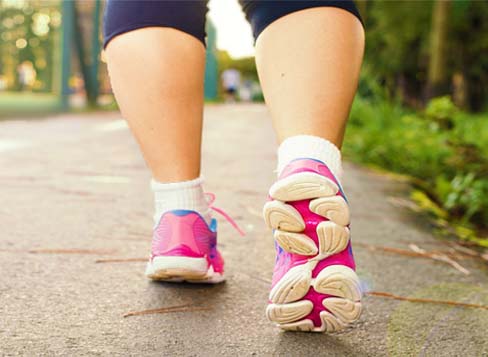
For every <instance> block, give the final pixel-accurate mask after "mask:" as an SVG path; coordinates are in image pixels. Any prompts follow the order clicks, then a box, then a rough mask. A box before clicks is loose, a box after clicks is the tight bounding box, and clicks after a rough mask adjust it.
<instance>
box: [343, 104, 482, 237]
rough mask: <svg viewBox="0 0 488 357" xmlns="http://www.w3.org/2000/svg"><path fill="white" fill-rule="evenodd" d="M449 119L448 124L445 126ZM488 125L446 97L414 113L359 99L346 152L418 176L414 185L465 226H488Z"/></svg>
mask: <svg viewBox="0 0 488 357" xmlns="http://www.w3.org/2000/svg"><path fill="white" fill-rule="evenodd" d="M446 121H448V122H449V123H450V124H449V125H448V126H446V125H441V124H442V123H445V122H446ZM487 135H488V121H487V114H486V113H485V114H479V115H472V114H467V113H465V112H463V111H461V110H459V109H458V108H456V107H455V106H454V105H453V104H452V101H451V100H450V99H449V98H448V97H442V98H436V99H434V100H432V101H431V102H430V103H429V104H428V106H427V109H426V110H425V111H422V112H418V113H417V112H414V111H412V110H409V109H406V108H404V107H402V106H400V105H398V104H395V103H392V102H390V101H386V100H381V99H380V100H371V99H364V98H362V97H360V96H359V97H357V98H356V100H355V102H354V105H353V108H352V111H351V119H350V125H349V127H348V130H347V135H346V136H347V138H346V141H345V147H344V151H345V154H346V155H347V156H349V157H350V158H352V159H353V160H355V161H359V162H362V163H368V164H373V165H376V166H380V167H384V168H386V169H389V170H392V171H394V172H398V173H401V174H406V175H409V176H411V177H414V178H415V180H414V183H415V184H416V185H417V186H418V187H419V188H420V189H421V190H422V191H423V192H425V194H426V195H427V197H429V198H430V199H432V200H433V201H434V203H435V204H436V205H437V206H439V208H440V209H442V210H445V211H446V212H448V214H449V215H450V216H451V217H453V218H455V219H456V220H458V221H459V222H461V223H462V224H465V225H472V226H475V227H477V228H480V229H487V228H488V159H487V158H488V137H487Z"/></svg>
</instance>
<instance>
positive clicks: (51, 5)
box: [0, 0, 61, 92]
mask: <svg viewBox="0 0 488 357" xmlns="http://www.w3.org/2000/svg"><path fill="white" fill-rule="evenodd" d="M59 4H60V2H59V1H58V0H30V1H12V0H10V1H6V0H0V80H1V81H2V82H3V85H4V86H6V88H4V89H7V90H21V89H23V88H21V85H20V83H19V81H18V68H19V67H18V66H19V65H20V64H21V63H26V62H28V63H30V64H31V65H32V67H33V68H34V70H35V72H36V80H35V81H34V83H32V90H33V91H38V92H49V91H52V89H53V88H52V87H53V77H54V76H55V75H56V73H55V67H56V61H55V54H56V51H57V50H58V47H59V46H58V43H57V41H59V27H60V25H61V13H60V11H59V10H60V9H59Z"/></svg>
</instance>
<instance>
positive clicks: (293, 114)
mask: <svg viewBox="0 0 488 357" xmlns="http://www.w3.org/2000/svg"><path fill="white" fill-rule="evenodd" d="M283 34H286V35H283ZM363 50H364V32H363V28H362V26H361V24H360V22H359V20H358V19H357V18H356V17H354V16H353V15H352V14H350V13H348V12H346V11H344V10H341V9H337V8H330V7H321V8H312V9H307V10H302V11H298V12H295V13H292V14H290V15H287V16H285V17H283V18H280V19H278V20H277V21H275V22H273V23H272V24H271V25H269V26H268V27H267V28H266V29H265V30H264V31H263V33H261V35H260V36H259V38H258V39H257V43H256V63H257V67H258V72H259V77H260V80H261V85H262V88H263V92H264V96H265V99H266V103H267V105H268V107H269V109H270V112H271V116H272V120H273V125H274V127H275V130H276V133H277V136H278V139H279V141H280V142H281V141H282V140H284V139H285V138H287V137H289V136H293V135H299V134H309V135H316V136H320V137H323V138H325V139H328V140H330V141H331V142H333V143H334V144H336V145H337V146H338V147H340V146H341V144H342V140H343V136H344V130H345V125H346V121H347V117H348V115H349V110H350V107H351V103H352V100H353V97H354V93H355V91H356V87H357V83H358V78H359V69H360V66H361V62H362V55H363ZM106 53H107V59H108V67H109V73H110V78H111V81H112V88H113V90H114V93H115V96H116V99H117V102H118V104H119V106H120V109H121V111H122V114H123V116H124V117H125V118H126V119H127V121H128V123H129V126H130V128H131V130H132V132H133V133H134V135H135V137H136V139H137V141H138V142H139V145H140V147H141V150H142V152H143V155H144V158H145V160H146V162H147V164H148V166H149V168H150V169H151V172H152V175H153V177H154V178H155V179H156V180H158V181H160V182H177V181H184V180H190V179H194V178H196V177H198V176H199V175H200V152H201V149H200V147H201V131H202V113H203V77H204V68H205V49H204V46H203V45H202V43H201V42H200V41H198V40H197V39H195V38H194V37H192V36H190V35H188V34H185V33H183V32H180V31H178V30H175V29H172V28H143V29H139V30H135V31H132V32H129V33H126V34H123V35H120V36H118V37H116V38H115V39H113V40H112V41H111V42H110V43H109V44H108V46H107V49H106Z"/></svg>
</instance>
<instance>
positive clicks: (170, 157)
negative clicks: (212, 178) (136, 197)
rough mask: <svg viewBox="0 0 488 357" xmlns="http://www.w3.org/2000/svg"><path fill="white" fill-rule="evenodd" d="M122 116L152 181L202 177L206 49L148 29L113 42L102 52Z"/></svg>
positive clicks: (172, 32) (170, 32)
mask: <svg viewBox="0 0 488 357" xmlns="http://www.w3.org/2000/svg"><path fill="white" fill-rule="evenodd" d="M106 54H107V62H108V69H109V74H110V80H111V82H112V88H113V91H114V94H115V97H116V99H117V103H118V104H119V107H120V110H121V112H122V115H123V116H124V117H125V118H126V119H127V121H128V123H129V126H130V128H131V130H132V132H133V134H134V136H135V137H136V139H137V141H138V142H139V145H140V147H141V150H142V153H143V155H144V158H145V160H146V163H147V165H148V166H149V168H150V169H151V172H152V175H153V177H154V179H155V180H158V181H160V182H178V181H185V180H191V179H194V178H197V177H198V176H199V175H200V151H201V141H202V140H201V137H202V117H203V78H204V70H205V47H204V46H203V44H202V43H201V42H200V41H199V40H197V39H196V38H194V37H193V36H190V35H188V34H186V33H184V32H181V31H178V30H175V29H172V28H160V27H149V28H143V29H139V30H135V31H131V32H128V33H125V34H123V35H121V36H117V37H115V38H114V39H113V40H112V41H110V42H109V44H108V46H107V48H106Z"/></svg>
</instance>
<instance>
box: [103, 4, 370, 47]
mask: <svg viewBox="0 0 488 357" xmlns="http://www.w3.org/2000/svg"><path fill="white" fill-rule="evenodd" d="M239 2H240V4H241V6H242V9H243V11H244V13H245V14H246V18H247V20H248V21H249V23H250V24H251V26H252V30H253V35H254V38H257V37H258V36H259V34H260V33H261V32H262V31H263V30H264V29H265V28H266V27H267V26H268V25H269V24H270V23H272V22H273V21H275V20H277V19H279V18H280V17H283V16H285V15H288V14H290V13H292V12H295V11H300V10H304V9H309V8H313V7H321V6H332V7H337V8H341V9H344V10H346V11H348V12H350V13H352V14H353V15H354V16H356V17H357V18H358V19H359V20H360V21H361V17H360V15H359V12H358V10H357V8H356V6H355V5H354V2H353V1H348V0H343V1H324V0H301V1H300V0H298V1H292V0H239ZM207 10H208V9H207V0H179V1H178V0H175V1H173V0H108V1H107V6H106V10H105V16H104V34H105V39H104V47H105V46H106V45H107V43H108V42H109V41H110V40H111V39H112V38H114V37H115V36H118V35H120V34H123V33H125V32H129V31H132V30H136V29H140V28H143V27H155V26H156V27H171V28H175V29H178V30H180V31H183V32H186V33H188V34H190V35H192V36H194V37H196V38H197V39H199V40H200V41H202V43H203V44H205V17H206V14H207Z"/></svg>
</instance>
